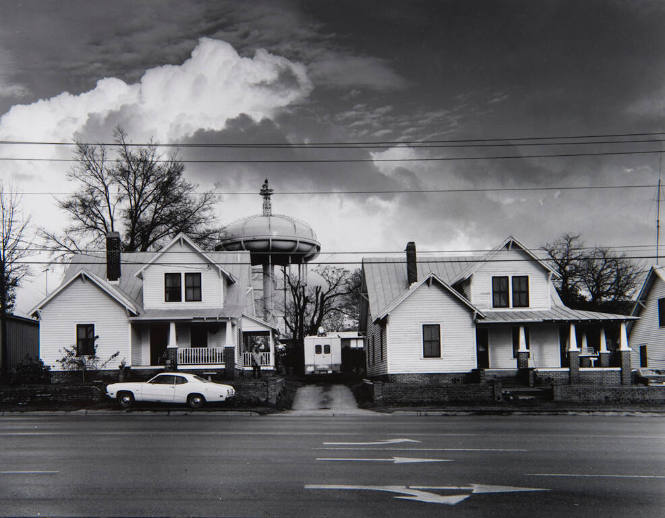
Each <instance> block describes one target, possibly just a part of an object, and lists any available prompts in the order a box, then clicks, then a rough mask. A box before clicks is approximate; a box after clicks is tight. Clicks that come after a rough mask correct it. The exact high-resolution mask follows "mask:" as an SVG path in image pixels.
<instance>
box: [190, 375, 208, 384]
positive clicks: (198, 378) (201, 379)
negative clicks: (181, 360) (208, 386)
mask: <svg viewBox="0 0 665 518" xmlns="http://www.w3.org/2000/svg"><path fill="white" fill-rule="evenodd" d="M194 379H195V380H196V381H202V382H203V383H210V382H209V381H208V380H207V379H205V378H202V377H201V376H197V375H196V374H194Z"/></svg>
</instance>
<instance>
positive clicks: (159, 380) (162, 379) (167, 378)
mask: <svg viewBox="0 0 665 518" xmlns="http://www.w3.org/2000/svg"><path fill="white" fill-rule="evenodd" d="M174 377H175V376H171V375H168V374H163V375H161V376H157V377H156V378H153V379H151V380H150V383H154V384H155V385H171V384H173V381H174V380H173V378H174Z"/></svg>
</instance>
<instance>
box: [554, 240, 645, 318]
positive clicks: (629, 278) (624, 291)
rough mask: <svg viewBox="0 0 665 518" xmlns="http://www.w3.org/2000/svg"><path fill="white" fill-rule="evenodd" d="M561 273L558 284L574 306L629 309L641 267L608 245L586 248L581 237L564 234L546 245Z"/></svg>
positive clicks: (559, 289)
mask: <svg viewBox="0 0 665 518" xmlns="http://www.w3.org/2000/svg"><path fill="white" fill-rule="evenodd" d="M543 248H544V250H545V251H546V252H547V254H548V256H549V259H550V262H551V264H552V265H553V267H554V269H555V270H556V272H557V273H558V274H559V275H560V278H559V279H555V286H556V288H557V291H558V293H559V296H560V297H561V299H562V300H563V302H564V303H565V304H566V305H568V306H570V307H573V308H577V309H587V310H595V311H607V312H620V313H623V312H626V311H627V310H628V309H629V308H630V306H631V302H630V300H631V297H632V295H633V294H634V292H635V289H636V288H637V286H638V284H639V280H640V276H641V275H640V272H641V269H640V266H639V265H637V264H635V263H634V262H633V261H631V259H630V258H628V257H626V256H625V255H621V254H617V253H615V252H613V251H611V250H610V249H608V248H603V247H596V248H593V249H586V248H585V247H584V244H583V243H582V241H581V239H580V236H579V235H576V234H564V235H563V236H561V237H560V238H559V239H557V240H556V241H554V242H553V243H551V244H550V243H548V244H546V245H545V246H544V247H543Z"/></svg>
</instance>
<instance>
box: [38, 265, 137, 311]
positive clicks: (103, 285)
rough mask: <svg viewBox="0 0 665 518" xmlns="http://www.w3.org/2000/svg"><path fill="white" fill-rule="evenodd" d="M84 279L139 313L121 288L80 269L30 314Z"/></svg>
mask: <svg viewBox="0 0 665 518" xmlns="http://www.w3.org/2000/svg"><path fill="white" fill-rule="evenodd" d="M79 278H80V279H83V280H84V281H85V280H86V279H87V280H89V281H91V282H92V283H93V284H95V285H96V286H97V287H98V288H99V289H100V290H102V291H103V292H104V293H106V294H107V295H108V296H109V297H111V298H112V299H113V300H115V301H116V302H117V303H118V304H120V305H121V306H123V307H124V308H125V309H127V310H128V311H130V312H132V313H134V314H135V315H138V313H139V309H138V307H137V306H136V305H135V304H134V303H133V302H132V301H131V300H130V299H129V298H127V297H126V296H125V295H124V294H123V293H121V292H120V291H119V290H117V289H116V288H115V287H114V286H112V285H111V284H109V283H108V282H106V281H105V280H103V279H100V278H99V277H98V276H97V275H95V274H94V273H91V272H87V271H85V270H79V271H78V272H77V273H76V275H73V276H72V277H70V278H69V280H67V281H66V282H63V283H62V284H61V285H60V286H58V288H56V289H55V290H54V291H53V292H51V294H50V295H48V296H46V297H45V298H44V299H42V300H41V301H40V302H39V303H38V304H37V305H36V306H35V307H34V308H32V309H31V310H30V313H29V314H30V315H33V314H34V313H35V312H37V311H38V310H40V309H41V308H43V307H44V306H46V305H47V304H48V303H49V302H51V301H52V300H53V299H54V298H56V297H57V296H58V295H59V294H60V293H62V291H63V290H65V289H66V288H67V287H68V286H69V285H70V284H72V283H73V282H74V281H75V280H76V279H79Z"/></svg>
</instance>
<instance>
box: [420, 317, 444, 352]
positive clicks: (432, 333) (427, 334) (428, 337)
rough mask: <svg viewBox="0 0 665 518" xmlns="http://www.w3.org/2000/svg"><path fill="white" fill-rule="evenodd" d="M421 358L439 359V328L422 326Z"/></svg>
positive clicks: (437, 326) (436, 326)
mask: <svg viewBox="0 0 665 518" xmlns="http://www.w3.org/2000/svg"><path fill="white" fill-rule="evenodd" d="M423 357H424V358H441V326H439V324H423Z"/></svg>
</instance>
